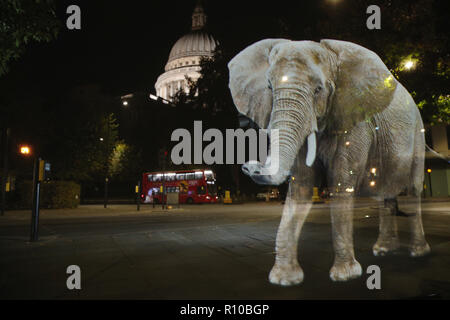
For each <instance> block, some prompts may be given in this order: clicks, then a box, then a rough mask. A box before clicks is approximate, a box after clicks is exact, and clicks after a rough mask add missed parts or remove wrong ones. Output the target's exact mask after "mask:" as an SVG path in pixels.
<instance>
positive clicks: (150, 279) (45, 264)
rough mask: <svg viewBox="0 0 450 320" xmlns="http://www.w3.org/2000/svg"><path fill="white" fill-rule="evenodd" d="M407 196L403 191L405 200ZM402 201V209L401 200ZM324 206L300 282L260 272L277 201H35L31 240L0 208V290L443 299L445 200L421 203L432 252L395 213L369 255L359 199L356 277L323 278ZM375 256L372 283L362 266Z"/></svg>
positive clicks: (28, 294)
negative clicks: (379, 251)
mask: <svg viewBox="0 0 450 320" xmlns="http://www.w3.org/2000/svg"><path fill="white" fill-rule="evenodd" d="M405 201H406V200H405ZM405 201H403V200H402V201H400V209H403V208H406V211H408V210H407V209H408V206H407V205H408V204H407V203H406V202H405ZM328 207H329V205H328V204H327V203H325V204H318V205H315V206H314V207H313V209H312V212H311V214H310V215H309V217H308V219H307V221H306V223H305V225H304V227H303V230H302V234H301V236H300V242H299V260H300V265H301V266H302V268H303V271H304V273H305V279H304V282H303V283H302V284H300V285H297V286H292V287H281V286H276V285H272V284H270V283H269V281H268V280H267V277H268V274H269V272H270V269H271V267H272V265H273V262H274V257H275V255H274V247H275V237H276V231H277V227H278V224H279V220H280V216H281V210H282V205H281V204H280V203H263V202H261V203H248V204H239V205H222V204H218V205H191V206H182V207H181V208H179V209H178V208H175V209H172V210H168V211H167V210H162V209H161V208H158V207H157V208H152V207H151V206H148V205H146V206H142V207H141V210H140V211H139V212H138V211H136V206H133V205H110V206H109V207H108V208H107V209H105V208H103V206H102V205H83V206H80V207H79V208H77V209H63V210H41V217H40V230H39V234H40V240H39V241H38V242H35V243H30V242H29V241H28V237H29V227H30V226H29V223H30V212H29V211H7V212H6V214H5V216H3V217H0V256H1V258H0V299H258V300H259V299H287V300H291V299H417V298H418V299H449V298H450V274H449V270H450V228H449V227H450V200H448V199H440V200H439V201H426V202H424V203H423V206H422V210H423V221H424V229H425V233H426V238H427V240H428V242H429V244H430V246H431V248H432V252H431V254H430V255H428V256H426V257H423V258H410V257H409V255H408V252H407V250H406V245H407V242H408V239H409V232H408V224H407V222H408V221H407V219H408V218H407V217H398V219H397V220H398V225H399V235H400V241H401V245H402V247H401V248H400V249H399V250H398V251H397V252H396V253H395V254H391V255H388V256H384V257H375V256H373V254H372V249H371V248H372V245H373V244H374V243H375V241H376V239H377V235H378V212H377V209H376V208H377V203H375V202H374V201H372V200H369V199H358V201H357V202H356V205H355V207H356V209H355V215H354V240H355V253H356V257H357V259H358V261H359V262H360V263H361V265H362V267H363V275H362V277H360V278H358V279H355V280H352V281H348V282H345V283H335V282H332V281H331V280H330V279H329V275H328V272H329V269H330V268H331V266H332V263H333V249H332V243H331V225H330V217H329V210H328V209H329V208H328ZM69 265H78V266H79V267H80V268H81V290H68V289H67V287H66V280H67V277H68V276H69V275H68V274H67V273H66V269H67V267H68V266H69ZM370 265H378V266H379V267H380V270H381V289H380V290H376V289H375V290H369V289H368V288H367V285H366V281H367V278H368V277H369V274H367V273H366V272H365V271H366V268H367V267H368V266H370Z"/></svg>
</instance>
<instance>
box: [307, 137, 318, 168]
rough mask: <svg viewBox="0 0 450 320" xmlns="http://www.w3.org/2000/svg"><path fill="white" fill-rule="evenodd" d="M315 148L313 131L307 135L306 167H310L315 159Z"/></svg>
mask: <svg viewBox="0 0 450 320" xmlns="http://www.w3.org/2000/svg"><path fill="white" fill-rule="evenodd" d="M316 149H317V144H316V132H315V131H313V132H312V133H311V134H310V135H309V136H308V151H307V153H306V165H307V166H308V167H311V166H312V165H313V163H314V160H315V159H316Z"/></svg>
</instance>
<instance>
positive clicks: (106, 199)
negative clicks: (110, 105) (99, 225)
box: [103, 114, 110, 209]
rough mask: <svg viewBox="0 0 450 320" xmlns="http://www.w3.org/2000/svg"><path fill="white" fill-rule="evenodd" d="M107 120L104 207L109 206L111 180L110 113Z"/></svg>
mask: <svg viewBox="0 0 450 320" xmlns="http://www.w3.org/2000/svg"><path fill="white" fill-rule="evenodd" d="M106 121H107V128H108V129H107V133H106V147H105V150H106V151H105V154H106V157H105V158H106V159H105V194H104V199H103V207H104V208H105V209H106V208H107V207H108V182H109V178H108V173H109V141H110V128H109V122H110V117H109V114H108V117H107V119H106Z"/></svg>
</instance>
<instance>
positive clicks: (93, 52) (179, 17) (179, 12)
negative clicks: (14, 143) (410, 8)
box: [0, 0, 364, 95]
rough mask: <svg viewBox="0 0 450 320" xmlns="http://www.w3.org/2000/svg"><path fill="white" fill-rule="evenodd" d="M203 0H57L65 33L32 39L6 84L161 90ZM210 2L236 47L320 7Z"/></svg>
mask: <svg viewBox="0 0 450 320" xmlns="http://www.w3.org/2000/svg"><path fill="white" fill-rule="evenodd" d="M196 2H197V1H196V0H187V1H99V0H95V1H93V0H90V1H57V15H58V17H59V19H60V21H61V25H62V27H61V30H60V34H59V36H58V38H57V40H55V41H52V42H50V43H38V44H36V43H32V44H30V45H28V47H27V50H26V53H25V54H24V55H23V56H22V57H21V58H20V59H19V60H18V61H15V62H13V63H11V64H10V72H9V73H8V74H7V75H6V76H4V77H2V79H0V85H1V86H2V87H3V89H6V90H7V91H10V90H14V91H15V92H17V94H19V95H22V94H26V92H40V93H41V94H43V95H46V94H50V95H52V94H55V93H56V92H57V91H59V90H60V89H64V88H67V87H72V86H78V85H85V84H93V83H95V84H98V85H100V87H102V88H103V89H104V90H105V91H106V92H109V93H111V94H114V95H122V94H126V93H129V92H135V91H145V92H153V91H154V87H153V86H154V83H155V82H156V79H157V77H158V76H159V75H160V74H161V73H162V72H163V70H164V65H165V63H166V62H167V59H168V56H169V52H170V49H171V47H172V46H173V44H174V43H175V42H176V40H177V39H178V38H180V37H181V36H183V35H184V34H186V33H188V32H189V31H190V27H191V14H192V11H193V9H194V7H195V4H196ZM70 4H77V5H79V6H80V8H81V15H82V18H81V30H73V31H70V30H68V29H67V28H66V26H65V21H66V18H67V17H68V16H69V15H67V14H66V8H67V6H69V5H70ZM284 4H286V5H287V6H288V7H286V6H285V5H284ZM204 6H205V8H206V13H207V15H208V28H209V30H210V32H211V33H212V34H213V35H214V36H215V38H216V39H218V40H219V41H220V42H221V43H227V44H228V47H232V48H236V50H239V49H242V48H244V47H245V46H247V45H249V44H251V43H253V42H255V41H257V40H260V39H263V38H268V37H279V33H277V32H278V31H274V30H282V29H283V28H284V27H285V26H284V24H286V23H289V22H290V23H291V24H292V23H293V22H294V23H295V27H297V28H299V29H301V28H303V27H304V26H307V25H308V23H312V21H311V19H312V16H313V15H314V10H317V5H316V1H303V2H302V1H297V3H296V4H295V3H294V4H292V2H291V1H277V6H276V7H273V6H268V5H267V4H264V2H260V1H246V2H244V1H234V0H233V1H206V2H205V5H204ZM362 17H364V14H362Z"/></svg>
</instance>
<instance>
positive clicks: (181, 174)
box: [141, 169, 218, 203]
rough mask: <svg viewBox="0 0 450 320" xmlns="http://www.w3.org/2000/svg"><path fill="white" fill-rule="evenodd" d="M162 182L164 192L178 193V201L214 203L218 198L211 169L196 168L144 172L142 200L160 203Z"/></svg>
mask: <svg viewBox="0 0 450 320" xmlns="http://www.w3.org/2000/svg"><path fill="white" fill-rule="evenodd" d="M163 184H164V187H165V189H166V192H165V193H166V194H167V193H168V192H176V193H178V194H179V199H180V200H179V201H180V203H216V202H217V200H218V197H217V187H216V179H215V177H214V173H213V172H212V171H211V170H204V169H198V170H183V171H164V172H146V173H144V174H143V177H142V193H141V199H142V201H143V202H144V203H162V202H163ZM165 201H166V199H164V202H165Z"/></svg>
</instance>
